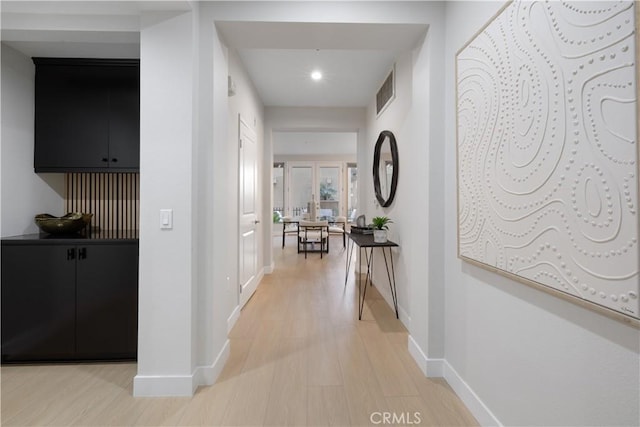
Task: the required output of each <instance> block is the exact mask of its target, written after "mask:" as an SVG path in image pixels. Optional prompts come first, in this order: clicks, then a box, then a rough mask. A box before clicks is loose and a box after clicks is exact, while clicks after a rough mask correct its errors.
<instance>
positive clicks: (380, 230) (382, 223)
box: [371, 216, 393, 243]
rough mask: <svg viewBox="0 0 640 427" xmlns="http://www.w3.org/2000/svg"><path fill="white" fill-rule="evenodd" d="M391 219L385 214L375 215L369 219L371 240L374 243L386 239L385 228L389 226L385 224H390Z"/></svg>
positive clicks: (382, 241)
mask: <svg viewBox="0 0 640 427" xmlns="http://www.w3.org/2000/svg"><path fill="white" fill-rule="evenodd" d="M391 223H393V221H391V220H390V219H389V218H387V217H386V216H376V217H374V218H373V219H372V220H371V224H372V225H373V241H374V242H376V243H384V242H386V241H387V230H388V229H389V226H388V225H387V224H391Z"/></svg>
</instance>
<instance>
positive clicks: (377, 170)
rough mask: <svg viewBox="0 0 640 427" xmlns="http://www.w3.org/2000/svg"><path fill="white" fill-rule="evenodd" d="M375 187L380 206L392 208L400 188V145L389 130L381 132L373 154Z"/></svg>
mask: <svg viewBox="0 0 640 427" xmlns="http://www.w3.org/2000/svg"><path fill="white" fill-rule="evenodd" d="M373 186H374V188H375V191H376V199H378V202H379V203H380V206H382V207H383V208H386V207H389V206H391V203H392V202H393V198H394V197H395V195H396V188H397V186H398V145H397V144H396V137H395V136H394V135H393V133H392V132H391V131H388V130H383V131H382V132H380V136H378V140H377V141H376V147H375V150H374V152H373Z"/></svg>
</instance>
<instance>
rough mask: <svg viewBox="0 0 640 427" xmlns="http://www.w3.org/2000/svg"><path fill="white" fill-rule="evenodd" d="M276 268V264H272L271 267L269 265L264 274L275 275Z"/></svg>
mask: <svg viewBox="0 0 640 427" xmlns="http://www.w3.org/2000/svg"><path fill="white" fill-rule="evenodd" d="M275 268H276V264H275V263H274V262H272V263H271V265H267V266H266V267H265V268H264V274H271V273H273V270H275Z"/></svg>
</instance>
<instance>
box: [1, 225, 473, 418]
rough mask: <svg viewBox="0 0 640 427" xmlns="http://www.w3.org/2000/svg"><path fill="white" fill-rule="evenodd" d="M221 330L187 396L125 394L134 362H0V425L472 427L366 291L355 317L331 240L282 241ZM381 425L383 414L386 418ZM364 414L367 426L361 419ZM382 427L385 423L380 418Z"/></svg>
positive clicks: (352, 293) (352, 290)
mask: <svg viewBox="0 0 640 427" xmlns="http://www.w3.org/2000/svg"><path fill="white" fill-rule="evenodd" d="M287 240H288V241H287V246H286V247H285V248H284V249H281V248H280V246H279V244H280V243H281V240H280V238H278V237H276V238H274V253H275V254H276V255H275V258H276V268H275V271H274V273H273V274H271V275H267V276H265V278H264V279H263V281H262V283H261V285H260V286H259V287H258V290H257V291H256V293H255V295H254V296H253V297H252V298H251V300H250V301H249V302H248V303H247V305H246V306H245V308H244V309H243V310H242V314H241V315H240V318H239V320H238V321H237V323H236V325H235V327H234V328H233V330H232V331H231V333H230V341H231V355H230V357H229V360H228V362H227V363H226V365H225V368H224V370H223V372H222V374H221V375H220V377H219V378H218V381H217V382H216V384H214V385H213V386H210V387H201V388H200V389H199V390H198V391H197V393H196V394H195V395H194V397H193V398H191V399H189V398H133V397H132V396H131V387H132V378H133V376H134V374H135V371H136V365H135V364H84V365H50V366H3V367H2V425H6V426H10V425H14V426H15V425H78V426H89V425H102V426H107V425H109V426H114V425H118V426H129V425H146V426H159V425H170V426H171V425H179V426H206V425H208V426H214V425H238V426H256V425H274V426H282V425H293V426H303V425H338V426H347V425H358V426H361V425H372V424H373V423H376V424H382V420H383V418H382V417H384V416H385V414H384V413H388V414H390V415H387V416H388V417H393V416H394V414H395V417H396V419H395V420H396V422H395V423H394V424H396V425H397V424H414V425H416V424H417V425H437V426H443V425H447V426H454V425H457V426H462V425H465V426H466V425H476V421H475V420H474V418H473V417H472V416H471V414H470V413H469V412H468V411H467V409H466V408H465V407H464V405H463V404H462V403H461V401H460V400H459V399H458V397H457V396H456V395H455V394H454V393H453V392H452V391H451V389H450V388H449V386H448V385H447V384H446V383H445V382H444V380H441V379H427V378H425V377H424V376H423V374H422V373H421V372H420V371H419V369H418V367H417V366H416V364H415V363H414V361H413V359H412V358H411V356H410V355H409V353H408V351H407V332H406V330H405V328H404V327H403V326H402V324H401V323H400V322H399V321H398V320H396V319H395V317H394V315H393V313H392V311H391V309H390V308H389V306H388V305H387V303H386V302H385V301H384V300H383V299H382V297H381V296H380V294H379V293H378V292H376V290H375V288H372V289H370V291H371V292H368V294H367V302H366V304H365V309H364V313H363V320H362V321H358V320H357V317H358V316H357V301H358V292H357V288H356V286H355V284H354V280H353V275H352V276H351V278H350V280H349V282H348V284H347V287H346V290H345V288H344V285H343V284H344V268H345V264H344V263H345V251H344V250H343V249H342V246H341V244H339V243H341V242H338V239H333V240H332V242H331V243H332V246H331V252H330V253H329V255H328V256H325V257H324V258H323V259H322V260H321V259H320V257H319V256H318V254H312V255H310V256H309V257H308V259H306V260H305V259H304V257H303V256H302V255H298V254H297V253H296V248H295V245H294V241H293V239H292V238H290V237H289V238H288V239H287ZM389 420H390V421H392V418H389ZM372 421H373V423H372ZM387 424H390V423H387Z"/></svg>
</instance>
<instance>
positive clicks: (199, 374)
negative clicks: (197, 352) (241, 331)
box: [193, 340, 231, 387]
mask: <svg viewBox="0 0 640 427" xmlns="http://www.w3.org/2000/svg"><path fill="white" fill-rule="evenodd" d="M230 352H231V343H230V342H229V340H227V341H225V343H224V345H223V346H222V350H220V353H218V357H216V360H215V361H214V362H213V363H212V364H211V365H209V366H198V367H197V368H196V370H195V372H194V375H193V377H194V382H195V383H196V387H197V386H201V385H211V384H213V383H215V382H216V380H217V379H218V377H219V376H220V373H221V372H222V369H223V368H224V365H225V363H227V359H229V354H230Z"/></svg>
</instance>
